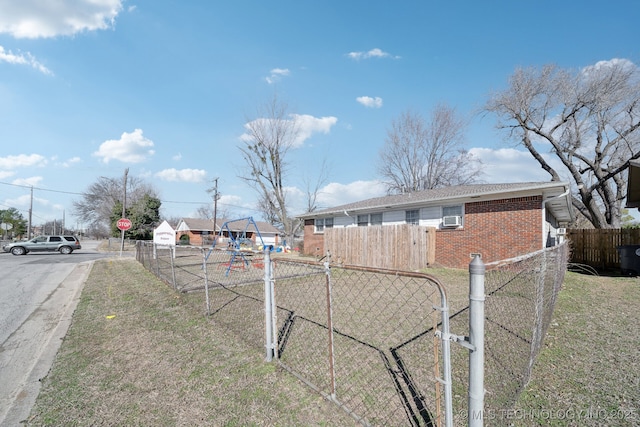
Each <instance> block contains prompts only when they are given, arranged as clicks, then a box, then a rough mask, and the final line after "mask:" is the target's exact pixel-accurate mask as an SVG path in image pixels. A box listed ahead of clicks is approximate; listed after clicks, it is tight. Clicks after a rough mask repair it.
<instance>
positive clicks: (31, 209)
mask: <svg viewBox="0 0 640 427" xmlns="http://www.w3.org/2000/svg"><path fill="white" fill-rule="evenodd" d="M32 217H33V187H31V202H30V204H29V226H28V227H27V239H31V219H32Z"/></svg>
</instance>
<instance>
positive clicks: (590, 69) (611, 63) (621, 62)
mask: <svg viewBox="0 0 640 427" xmlns="http://www.w3.org/2000/svg"><path fill="white" fill-rule="evenodd" d="M612 67H621V68H623V69H627V70H631V69H633V68H636V66H635V64H634V63H633V62H631V61H629V60H628V59H619V58H613V59H611V60H608V61H598V62H596V63H595V64H594V65H589V66H587V67H584V68H583V69H582V74H583V76H585V77H586V78H588V77H590V76H591V75H592V74H596V73H597V72H598V71H600V70H602V69H603V68H612Z"/></svg>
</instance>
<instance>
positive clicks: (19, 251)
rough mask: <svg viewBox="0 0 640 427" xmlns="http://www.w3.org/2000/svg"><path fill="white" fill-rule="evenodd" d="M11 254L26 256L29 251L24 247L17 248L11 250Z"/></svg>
mask: <svg viewBox="0 0 640 427" xmlns="http://www.w3.org/2000/svg"><path fill="white" fill-rule="evenodd" d="M11 253H12V254H14V255H24V254H26V253H27V251H26V250H25V248H23V247H22V246H16V247H15V248H11Z"/></svg>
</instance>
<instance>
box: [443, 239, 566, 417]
mask: <svg viewBox="0 0 640 427" xmlns="http://www.w3.org/2000/svg"><path fill="white" fill-rule="evenodd" d="M568 258H569V246H568V245H567V244H566V243H564V244H562V245H559V246H555V247H551V248H547V249H545V250H541V251H538V252H534V253H532V254H529V255H526V256H523V257H519V258H514V259H509V260H505V261H500V262H496V263H490V264H486V266H485V267H486V274H485V292H486V298H485V307H484V310H485V325H484V332H485V344H484V349H485V369H484V372H485V376H484V387H485V390H486V394H485V399H484V410H485V417H484V421H485V423H484V425H486V426H504V425H509V424H510V422H511V421H512V420H509V419H505V416H506V415H505V414H507V413H508V412H509V411H511V410H513V407H514V405H515V403H516V401H517V399H518V396H519V395H520V393H521V392H522V390H523V389H524V387H525V386H526V385H527V383H528V382H529V380H530V378H531V374H532V370H533V366H534V362H535V358H536V356H537V355H538V353H539V352H540V349H541V348H542V345H543V340H544V336H545V334H546V332H547V329H548V327H549V325H550V323H551V318H552V315H553V310H554V308H555V305H556V300H557V298H558V293H559V292H560V289H561V287H562V282H563V281H564V275H565V272H566V269H567V264H568ZM447 285H448V284H447ZM450 327H451V330H452V331H453V332H456V333H462V331H466V330H468V328H469V307H465V308H463V309H461V310H460V311H458V312H456V313H453V314H452V315H451V319H450ZM468 357H469V354H468V352H467V351H466V349H464V348H462V347H459V346H453V347H452V361H451V364H452V367H453V372H452V377H453V396H454V397H453V399H454V408H455V411H454V415H455V424H456V425H465V424H466V423H467V419H466V417H467V416H468V414H467V412H466V406H467V401H466V398H467V395H466V392H467V386H468V381H469V371H468V364H467V360H468Z"/></svg>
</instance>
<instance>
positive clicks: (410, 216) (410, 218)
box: [404, 209, 420, 225]
mask: <svg viewBox="0 0 640 427" xmlns="http://www.w3.org/2000/svg"><path fill="white" fill-rule="evenodd" d="M404 220H405V222H406V223H407V224H413V225H418V224H419V223H420V210H419V209H414V210H410V211H405V213H404Z"/></svg>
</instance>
